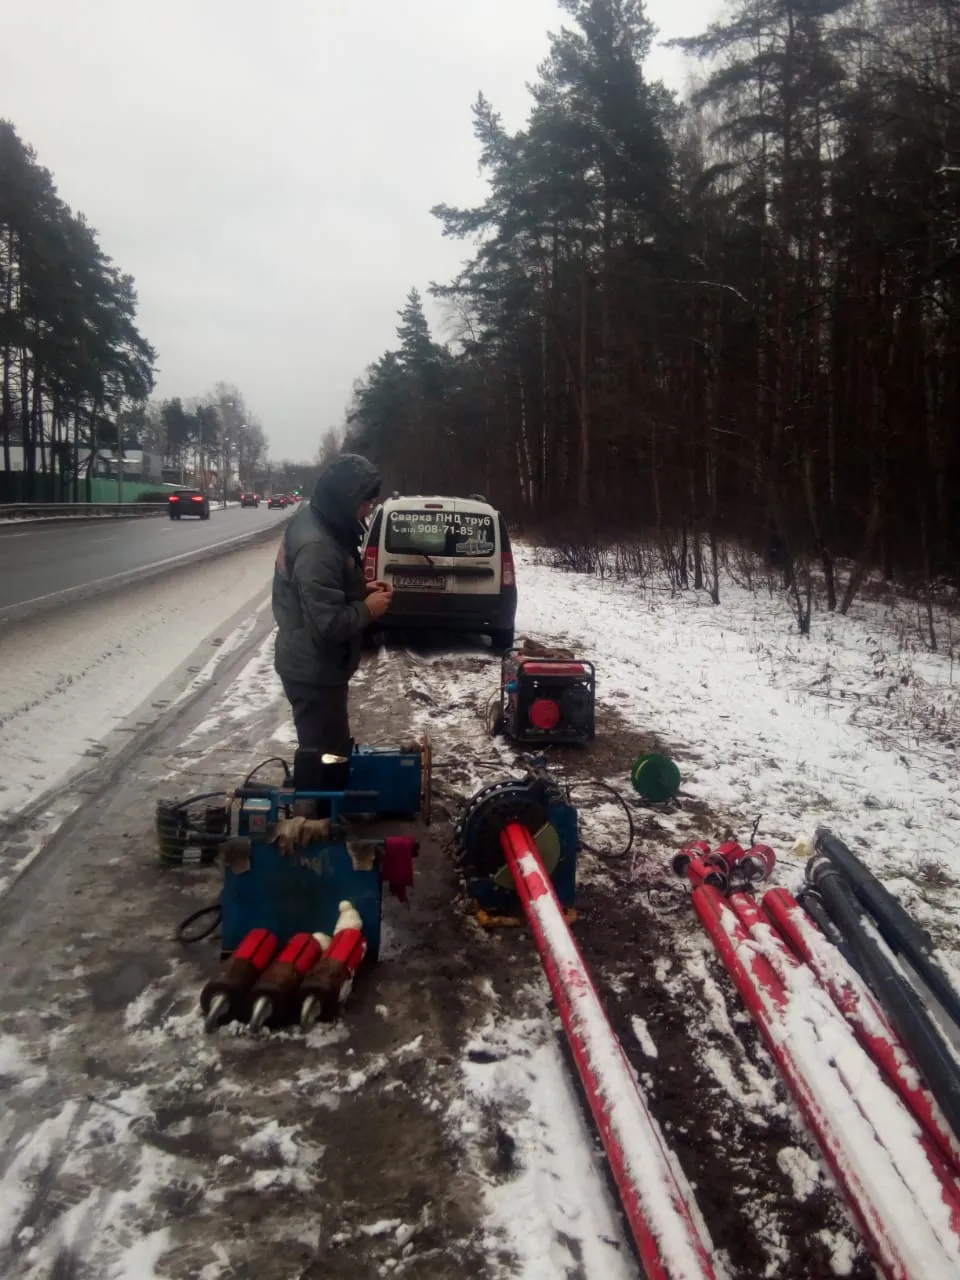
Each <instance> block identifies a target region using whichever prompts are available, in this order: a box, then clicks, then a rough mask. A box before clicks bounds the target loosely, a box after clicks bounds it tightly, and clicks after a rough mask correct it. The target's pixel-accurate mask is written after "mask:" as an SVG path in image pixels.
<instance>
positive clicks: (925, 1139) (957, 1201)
mask: <svg viewBox="0 0 960 1280" xmlns="http://www.w3.org/2000/svg"><path fill="white" fill-rule="evenodd" d="M788 896H789V895H788ZM730 905H731V906H732V907H733V909H734V911H735V912H736V913H737V915H738V916H739V918H740V920H741V921H742V922H743V924H744V925H746V927H747V929H748V930H749V931H750V934H751V937H752V938H753V939H754V941H756V942H758V943H759V944H760V945H762V946H764V945H765V946H766V949H767V953H768V954H769V953H770V952H771V951H772V952H773V956H774V960H773V963H774V965H775V967H777V968H778V969H779V970H780V971H781V973H782V974H783V976H784V980H785V982H786V983H787V985H788V986H789V984H790V971H791V970H794V971H799V970H802V969H803V968H804V966H803V965H802V964H801V963H800V961H799V960H798V959H797V958H796V956H795V955H794V954H793V952H792V951H790V950H789V949H788V947H787V945H786V942H785V940H784V939H783V938H781V937H780V935H778V934H777V933H776V931H775V930H774V928H773V925H772V923H771V921H770V919H769V918H768V917H767V915H766V913H765V912H764V911H763V910H762V909H761V908H760V907H759V906H758V905H757V902H756V899H755V898H753V897H751V896H750V895H749V894H743V893H736V894H731V895H730ZM795 905H796V906H797V909H798V910H800V907H799V904H795ZM809 972H811V973H814V970H813V969H812V967H811V968H810V969H809ZM814 976H815V977H817V980H818V981H819V975H817V974H815V973H814ZM820 985H821V986H823V987H824V989H826V986H825V984H824V983H822V982H821V984H820ZM834 1003H835V1004H836V1001H834ZM837 1007H838V1008H839V1006H837ZM840 1012H841V1013H843V1010H842V1009H841V1010H840ZM861 1047H863V1048H864V1049H866V1051H867V1052H868V1053H869V1054H870V1056H871V1057H872V1058H874V1061H875V1063H876V1065H877V1066H878V1067H880V1069H881V1070H882V1069H883V1064H882V1063H880V1062H876V1058H875V1057H874V1055H873V1053H872V1052H871V1050H870V1048H869V1047H868V1046H866V1045H862V1046H861ZM887 1048H888V1049H891V1048H892V1047H891V1046H889V1045H888V1046H887ZM889 1056H891V1057H892V1053H891V1054H890V1055H889ZM907 1064H909V1058H908V1059H907ZM907 1069H908V1070H909V1065H907ZM913 1070H914V1072H915V1071H916V1068H913ZM841 1076H842V1072H841ZM917 1087H918V1088H919V1081H917ZM897 1092H898V1094H899V1090H898V1091H897ZM851 1096H852V1097H853V1100H854V1102H855V1103H856V1102H857V1099H856V1097H855V1096H854V1095H853V1094H851ZM901 1101H902V1099H901ZM857 1105H859V1104H857ZM908 1109H909V1108H908ZM860 1111H861V1112H862V1114H863V1115H864V1118H865V1119H866V1120H867V1122H868V1124H869V1123H872V1122H871V1118H870V1116H869V1114H868V1112H867V1111H865V1110H864V1108H863V1107H862V1106H860ZM916 1136H917V1139H918V1140H919V1142H920V1145H921V1147H922V1148H923V1151H924V1154H925V1155H926V1157H927V1161H928V1163H929V1164H930V1167H931V1169H932V1171H933V1174H934V1176H935V1177H936V1179H937V1181H938V1182H939V1184H940V1197H941V1199H942V1201H943V1203H944V1205H945V1206H946V1209H947V1212H948V1214H949V1215H950V1228H951V1230H952V1231H953V1233H954V1235H955V1236H957V1237H958V1239H960V1190H958V1187H957V1183H956V1181H955V1179H954V1175H953V1170H952V1167H951V1165H950V1164H949V1163H947V1161H945V1160H944V1158H943V1156H942V1155H941V1153H940V1150H939V1148H938V1147H937V1146H936V1144H935V1143H934V1142H932V1141H931V1139H930V1135H929V1134H928V1133H927V1132H926V1130H925V1128H924V1127H923V1126H922V1125H921V1126H920V1132H919V1133H918V1134H917V1135H916ZM891 1154H892V1153H891ZM904 1180H905V1181H908V1179H906V1178H905V1179H904ZM908 1185H909V1182H908Z"/></svg>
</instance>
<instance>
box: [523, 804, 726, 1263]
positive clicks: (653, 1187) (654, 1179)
mask: <svg viewBox="0 0 960 1280" xmlns="http://www.w3.org/2000/svg"><path fill="white" fill-rule="evenodd" d="M500 843H501V846H502V848H503V851H504V854H505V855H506V859H507V863H508V865H509V867H510V870H511V872H512V874H513V879H514V882H515V884H516V889H517V894H518V896H519V898H520V901H521V902H522V904H523V909H524V912H525V914H526V917H527V920H528V922H529V924H530V928H531V930H532V932H533V936H534V938H535V940H536V944H537V949H538V951H539V952H540V958H541V960H542V962H543V967H544V969H545V971H546V974H547V979H548V981H549V983H550V989H551V991H552V992H553V997H554V1000H555V1001H556V1004H557V1009H558V1011H559V1013H560V1018H561V1021H562V1023H563V1028H564V1031H565V1032H566V1036H567V1040H568V1041H569V1043H570V1048H571V1050H572V1052H573V1058H574V1061H575V1063H576V1066H577V1072H578V1074H579V1076H580V1080H581V1082H582V1084H583V1088H584V1092H585V1094H586V1097H587V1101H588V1103H589V1105H590V1111H591V1113H592V1115H593V1118H594V1120H595V1122H596V1125H597V1128H598V1130H599V1132H600V1137H601V1139H602V1141H603V1146H604V1150H605V1151H606V1153H607V1159H608V1160H609V1162H610V1169H611V1172H612V1174H613V1178H614V1181H615V1182H616V1185H617V1189H618V1191H619V1193H620V1199H621V1202H622V1204H623V1209H624V1213H625V1214H626V1218H627V1222H628V1224H629V1226H630V1231H631V1234H632V1235H633V1239H634V1241H635V1243H636V1246H637V1252H638V1254H639V1256H640V1261H641V1264H642V1266H643V1269H644V1273H645V1275H646V1277H647V1280H717V1273H716V1270H715V1268H714V1264H713V1261H712V1259H711V1246H710V1243H709V1240H708V1238H707V1234H706V1228H705V1227H704V1225H703V1223H702V1221H701V1219H700V1214H699V1210H698V1209H697V1207H696V1202H695V1201H694V1199H693V1193H692V1192H691V1190H690V1187H689V1186H688V1185H687V1182H686V1179H685V1178H684V1176H683V1173H682V1171H681V1170H680V1168H679V1166H678V1165H677V1163H676V1159H675V1157H674V1156H673V1154H672V1152H671V1151H670V1149H669V1147H668V1146H667V1144H666V1142H665V1140H664V1137H663V1135H662V1133H661V1132H660V1129H659V1127H658V1125H657V1123H656V1121H655V1120H654V1118H653V1117H652V1115H651V1114H650V1112H649V1110H648V1109H647V1105H646V1102H645V1101H644V1098H643V1095H642V1093H641V1092H640V1087H639V1085H638V1084H637V1078H636V1075H635V1073H634V1071H633V1068H632V1067H631V1066H630V1063H629V1062H628V1061H627V1058H626V1055H625V1054H624V1052H623V1048H622V1047H621V1045H620V1041H619V1040H618V1039H617V1037H616V1035H615V1034H614V1032H613V1028H612V1027H611V1026H610V1023H609V1021H608V1019H607V1015H606V1013H605V1012H604V1009H603V1005H602V1004H601V1003H600V997H599V996H598V995H597V991H596V988H595V987H594V985H593V982H592V981H591V978H590V974H589V971H588V970H587V967H586V965H585V963H584V960H583V957H582V956H581V954H580V950H579V948H578V947H577V944H576V942H575V941H574V939H573V935H572V934H571V932H570V928H569V926H568V924H567V922H566V920H565V918H564V914H563V909H562V908H561V906H560V903H559V901H558V899H557V895H556V892H555V891H554V888H553V885H552V884H551V882H550V877H549V875H548V874H547V871H546V869H545V867H544V865H543V861H542V860H541V858H540V854H539V852H538V851H537V846H536V844H535V843H534V840H533V837H532V835H531V834H530V832H529V831H528V830H527V829H526V827H523V826H521V825H520V824H518V823H515V822H514V823H509V824H508V825H507V827H506V828H505V829H504V831H503V832H502V833H501V836H500Z"/></svg>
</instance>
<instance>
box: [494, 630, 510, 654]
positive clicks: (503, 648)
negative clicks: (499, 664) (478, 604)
mask: <svg viewBox="0 0 960 1280" xmlns="http://www.w3.org/2000/svg"><path fill="white" fill-rule="evenodd" d="M490 640H491V642H492V644H493V648H494V651H495V652H496V653H506V652H507V650H508V649H512V648H513V627H511V628H510V629H509V631H499V630H498V631H491V632H490Z"/></svg>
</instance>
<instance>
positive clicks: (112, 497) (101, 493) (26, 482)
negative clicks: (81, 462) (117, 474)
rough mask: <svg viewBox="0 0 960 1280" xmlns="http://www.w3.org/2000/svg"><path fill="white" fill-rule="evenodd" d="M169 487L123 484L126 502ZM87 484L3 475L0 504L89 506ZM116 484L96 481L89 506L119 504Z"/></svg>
mask: <svg viewBox="0 0 960 1280" xmlns="http://www.w3.org/2000/svg"><path fill="white" fill-rule="evenodd" d="M169 487H170V486H168V485H164V483H163V482H162V481H161V480H154V481H153V483H152V484H148V483H146V482H145V481H143V480H124V482H123V501H124V502H139V501H140V499H141V498H142V497H143V495H144V494H145V493H162V492H164V490H166V489H169ZM87 500H88V494H87V485H86V480H85V479H81V480H80V482H79V484H78V485H77V486H76V488H74V486H73V484H70V483H68V484H64V483H63V482H62V481H61V479H60V477H59V476H54V475H49V474H47V475H43V474H41V473H38V472H35V473H32V474H31V473H27V472H24V471H0V503H4V502H31V503H41V502H86V501H87ZM118 500H119V495H118V493H117V482H116V480H104V479H102V478H100V477H95V478H94V479H93V480H91V482H90V493H89V501H90V502H117V501H118Z"/></svg>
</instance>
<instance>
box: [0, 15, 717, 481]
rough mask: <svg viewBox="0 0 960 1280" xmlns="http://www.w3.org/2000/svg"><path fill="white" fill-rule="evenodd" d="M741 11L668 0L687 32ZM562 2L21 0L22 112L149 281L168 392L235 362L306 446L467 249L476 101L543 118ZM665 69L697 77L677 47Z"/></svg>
mask: <svg viewBox="0 0 960 1280" xmlns="http://www.w3.org/2000/svg"><path fill="white" fill-rule="evenodd" d="M719 8H720V3H719V0H648V13H649V14H650V17H651V18H652V20H653V21H654V22H655V23H656V24H657V26H658V27H659V29H660V32H661V38H664V39H665V38H667V37H669V36H675V35H688V34H692V33H693V32H696V31H699V30H701V29H702V28H703V27H704V26H705V25H706V24H707V23H708V22H709V21H710V20H711V19H712V18H714V17H715V16H716V15H717V13H718V11H719ZM563 16H564V15H562V14H561V13H560V11H559V9H558V6H557V5H556V3H555V0H280V3H278V4H277V5H276V6H275V7H274V8H273V9H272V10H271V8H270V6H268V5H267V4H265V3H264V2H263V0H79V2H78V0H29V3H23V4H13V3H7V4H6V5H4V6H3V16H2V32H3V35H2V40H0V117H2V116H6V117H8V118H9V119H11V120H12V121H13V123H14V125H15V126H16V127H17V129H18V131H19V133H20V134H21V136H22V137H23V138H24V140H25V141H27V142H29V143H31V144H32V145H33V146H34V147H35V148H36V150H37V153H38V157H39V160H40V162H41V163H42V164H43V165H45V166H46V167H47V168H48V169H50V170H51V171H52V172H53V175H54V177H55V179H56V182H57V185H58V187H59V190H60V194H61V196H62V197H63V198H64V199H65V200H66V201H67V203H68V204H69V205H71V206H72V207H73V208H74V209H75V210H77V211H81V212H83V213H84V214H85V215H86V216H87V218H88V220H89V221H90V223H91V224H92V225H93V226H94V227H95V228H96V229H97V231H98V232H99V234H100V240H101V244H102V246H103V248H104V250H105V251H106V252H107V253H108V254H109V255H110V256H111V257H112V258H113V259H114V260H115V261H116V262H117V264H118V265H119V266H120V267H121V268H122V269H123V270H125V271H129V272H131V273H132V274H133V276H134V277H135V278H136V281H137V287H138V291H139V296H140V311H139V317H140V327H141V330H142V332H143V333H144V335H145V336H146V337H147V338H148V339H149V340H150V341H151V342H152V343H153V344H154V346H155V347H156V348H157V349H158V352H159V360H158V365H159V373H158V383H157V394H158V395H163V396H172V395H181V396H183V397H185V398H186V397H188V396H190V395H197V394H200V393H201V392H203V391H204V390H206V389H207V388H208V387H210V386H212V384H213V383H214V382H216V381H217V380H219V379H223V380H225V381H228V382H235V383H236V384H237V385H238V386H239V387H240V388H241V390H242V391H243V392H244V394H245V395H246V397H247V400H248V403H249V404H250V405H251V407H252V408H253V409H254V410H255V411H256V412H257V413H258V414H259V415H260V417H261V419H262V420H263V422H264V425H265V427H266V430H267V434H268V436H269V438H270V442H271V453H272V455H273V457H274V458H277V459H279V458H283V457H296V458H307V457H311V456H312V455H313V454H314V452H315V451H316V448H317V445H318V442H319V438H320V435H321V434H322V432H323V430H324V429H325V428H326V427H327V426H331V425H336V424H339V423H340V422H342V420H343V413H344V408H345V405H346V403H347V401H348V399H349V396H350V389H351V386H352V384H353V381H354V379H355V378H357V377H358V376H359V375H361V374H362V373H363V370H364V368H365V367H366V366H367V365H368V364H370V363H371V362H372V361H373V360H374V359H376V358H377V357H378V356H379V355H380V354H381V353H382V352H383V350H384V349H385V348H387V347H389V346H392V345H393V344H394V341H395V335H394V328H395V325H396V312H397V310H398V309H399V307H400V306H401V305H402V304H403V300H404V298H405V296H406V294H407V292H408V290H409V289H410V288H411V286H414V285H416V286H417V287H418V288H419V289H420V290H421V291H423V292H425V291H426V288H427V286H428V285H429V282H430V281H431V280H441V281H445V280H448V279H450V278H451V277H452V276H453V275H454V274H455V272H456V270H457V267H458V265H459V263H460V261H461V260H462V259H463V257H465V256H466V250H467V246H464V245H462V244H459V243H457V242H454V241H449V240H444V239H442V237H441V235H440V228H439V224H438V223H437V222H436V221H435V220H434V219H433V218H431V217H430V214H429V210H430V207H431V206H432V205H434V204H438V203H440V202H446V203H448V204H454V205H455V204H472V203H474V202H476V201H477V200H478V199H480V198H481V197H482V193H483V188H482V185H481V179H480V178H479V177H478V174H477V150H476V147H475V145H474V141H473V136H472V133H471V118H470V106H471V104H472V102H473V101H474V99H475V98H476V95H477V93H478V91H480V90H482V91H483V93H484V94H485V95H486V96H487V97H488V98H489V99H490V100H491V102H492V103H493V104H494V106H495V107H496V108H497V109H498V110H499V111H500V112H501V113H502V115H503V117H504V120H505V123H506V124H507V125H508V127H510V128H519V127H521V126H522V125H523V123H524V120H525V118H526V114H527V110H528V106H529V99H528V95H527V92H526V89H525V85H526V83H528V82H530V81H531V80H533V79H534V78H535V74H536V67H537V64H538V63H539V62H540V61H541V59H542V58H543V57H544V55H545V54H546V51H547V32H548V31H549V30H551V29H557V28H558V27H559V26H560V25H561V21H562V19H563ZM568 21H569V20H568ZM647 72H648V75H649V76H650V78H654V79H656V78H661V79H663V80H665V81H666V82H667V83H668V84H670V85H671V86H672V87H674V88H677V89H682V88H683V87H684V84H685V80H686V76H687V70H686V68H685V65H684V60H683V59H682V57H681V56H680V55H679V54H677V53H675V52H673V51H669V50H660V49H657V50H655V52H654V54H653V56H652V58H651V60H650V63H649V65H648V68H647ZM433 316H434V313H431V318H433ZM439 336H442V335H439Z"/></svg>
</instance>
